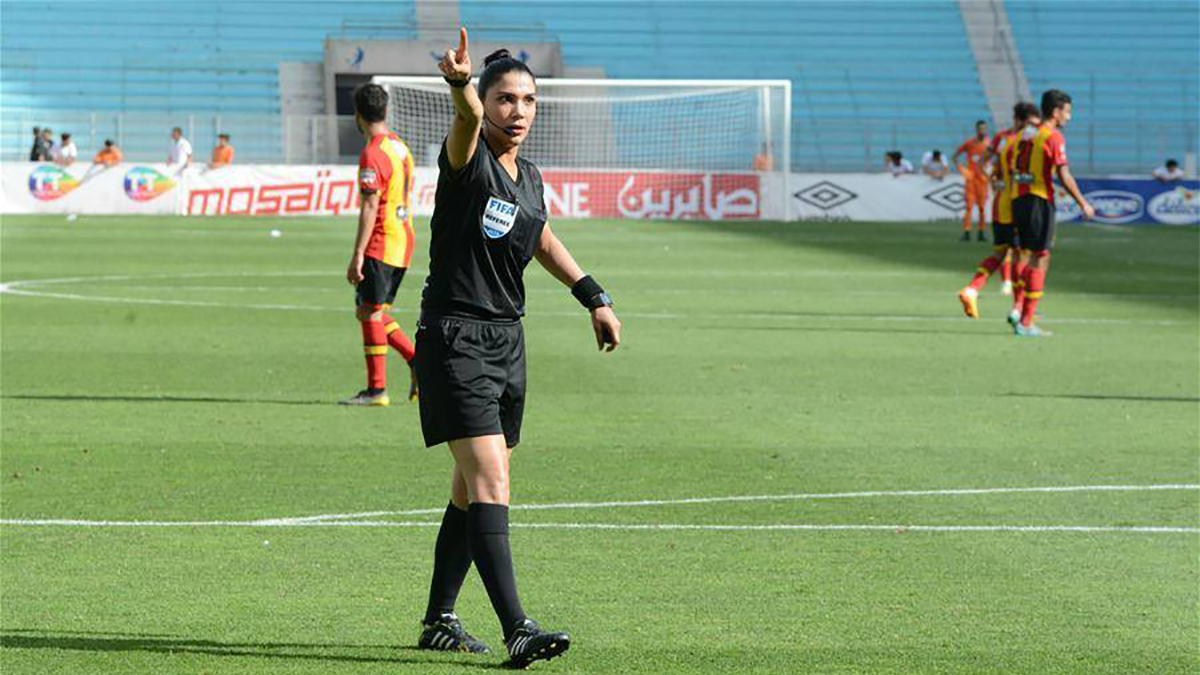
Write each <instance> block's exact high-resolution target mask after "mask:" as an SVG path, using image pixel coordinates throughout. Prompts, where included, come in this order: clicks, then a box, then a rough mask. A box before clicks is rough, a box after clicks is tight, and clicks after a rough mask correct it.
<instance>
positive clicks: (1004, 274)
mask: <svg viewBox="0 0 1200 675" xmlns="http://www.w3.org/2000/svg"><path fill="white" fill-rule="evenodd" d="M1000 278H1001V279H1003V280H1004V281H1012V264H1011V263H1009V261H1008V260H1007V259H1005V260H1003V261H1002V262H1001V263H1000Z"/></svg>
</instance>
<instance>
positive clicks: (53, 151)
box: [42, 127, 58, 162]
mask: <svg viewBox="0 0 1200 675" xmlns="http://www.w3.org/2000/svg"><path fill="white" fill-rule="evenodd" d="M42 145H43V146H45V148H46V161H47V162H53V161H54V160H55V158H56V157H58V141H56V140H54V130H53V129H51V128H50V127H46V128H44V129H42Z"/></svg>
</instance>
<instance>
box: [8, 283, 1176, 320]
mask: <svg viewBox="0 0 1200 675" xmlns="http://www.w3.org/2000/svg"><path fill="white" fill-rule="evenodd" d="M29 285H31V284H29V283H27V282H17V281H13V282H9V283H7V284H4V285H0V294H3V295H18V296H26V297H36V298H53V299H57V300H78V301H84V302H102V303H116V304H129V305H156V306H178V307H209V308H217V309H261V310H282V311H305V312H340V313H346V312H348V311H350V309H348V308H347V307H322V306H313V305H288V304H279V303H235V302H216V301H208V300H178V299H163V298H125V297H118V296H105V295H79V294H76V293H54V292H49V291H33V290H27V289H26V288H25V287H26V286H29ZM621 316H622V318H631V319H649V320H657V321H700V320H717V319H721V320H725V319H735V320H737V319H745V320H758V321H782V322H796V321H815V322H821V321H842V322H845V321H850V322H853V321H872V322H899V323H963V318H962V317H961V316H957V315H955V316H949V315H947V316H914V315H904V314H819V313H815V314H807V313H803V312H795V313H789V312H788V311H786V310H785V311H782V312H780V313H778V314H771V313H761V312H759V313H756V312H722V313H709V314H686V313H677V312H621ZM539 317H555V318H562V317H569V318H578V317H579V313H578V312H564V311H537V312H534V313H532V314H531V315H530V318H534V319H536V318H539ZM1044 322H1045V323H1047V324H1085V325H1104V326H1164V327H1165V326H1194V325H1196V324H1197V320H1188V321H1182V320H1173V319H1159V320H1141V319H1104V318H1094V319H1085V318H1078V319H1072V318H1065V319H1046V320H1045V321H1044Z"/></svg>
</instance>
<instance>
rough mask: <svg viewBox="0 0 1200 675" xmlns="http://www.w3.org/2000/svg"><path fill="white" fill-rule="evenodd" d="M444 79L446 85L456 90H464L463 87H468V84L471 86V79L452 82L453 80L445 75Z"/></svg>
mask: <svg viewBox="0 0 1200 675" xmlns="http://www.w3.org/2000/svg"><path fill="white" fill-rule="evenodd" d="M442 79H443V80H445V81H446V84H448V85H450V86H451V87H454V88H455V89H462V88H463V87H465V86H467V85H468V84H471V78H469V77H468V78H467V79H465V80H452V79H450V78H448V77H446V76H445V75H443V76H442Z"/></svg>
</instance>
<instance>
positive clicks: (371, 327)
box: [342, 84, 417, 406]
mask: <svg viewBox="0 0 1200 675" xmlns="http://www.w3.org/2000/svg"><path fill="white" fill-rule="evenodd" d="M387 104H388V95H387V91H385V90H384V89H383V87H381V86H379V85H377V84H367V85H363V86H362V87H360V88H359V89H358V90H357V91H356V92H355V93H354V108H355V113H356V114H355V120H356V121H357V123H358V128H359V129H360V130H361V131H362V132H363V136H364V137H366V139H367V147H366V148H364V149H363V151H362V154H361V155H359V160H358V189H359V192H360V193H361V196H362V209H361V211H360V212H359V217H358V235H357V236H356V237H355V240H354V253H353V255H352V256H351V258H350V266H349V267H348V268H347V270H346V280H347V281H349V282H350V283H351V284H353V285H354V287H355V295H356V298H355V305H356V306H357V311H356V315H357V317H358V320H359V322H360V323H361V324H362V336H363V352H364V353H365V355H366V360H367V388H366V389H364V390H362V391H360V392H359V393H358V394H356V395H354V396H352V397H350V398H348V399H346V400H344V401H342V403H343V404H345V405H364V406H386V405H389V403H390V400H389V399H388V395H387V354H388V346H389V345H390V346H391V347H393V348H395V349H396V350H397V351H399V352H400V355H401V356H402V357H404V360H405V361H407V362H408V364H409V367H410V369H411V367H412V360H413V356H414V354H415V349H414V347H413V343H412V341H411V340H409V338H408V336H407V335H405V334H404V331H402V330H400V324H399V323H397V322H396V320H395V319H393V318H392V317H391V316H389V315H388V314H387V312H388V310H389V309H391V306H392V302H393V301H394V300H395V298H396V291H398V290H399V289H400V282H401V281H403V280H404V273H405V272H406V271H407V270H408V263H409V261H410V260H411V259H412V252H413V243H414V239H415V236H414V233H413V226H412V213H411V207H412V188H413V160H412V155H411V153H409V151H408V147H407V146H405V145H404V142H403V141H401V140H400V137H399V136H397V135H396V134H394V133H392V132H391V131H389V130H388V128H387V124H386V122H384V120H385V119H386V117H387ZM416 395H417V381H416V378H415V377H413V378H412V379H411V380H410V386H409V399H412V398H415V397H416Z"/></svg>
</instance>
